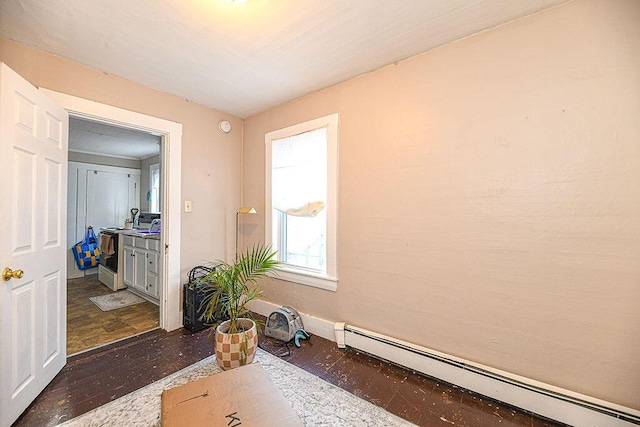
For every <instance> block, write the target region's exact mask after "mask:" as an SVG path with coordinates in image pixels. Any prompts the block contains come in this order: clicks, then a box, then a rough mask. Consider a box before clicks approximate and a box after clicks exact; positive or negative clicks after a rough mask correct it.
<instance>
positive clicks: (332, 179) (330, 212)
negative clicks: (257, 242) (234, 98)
mask: <svg viewBox="0 0 640 427" xmlns="http://www.w3.org/2000/svg"><path fill="white" fill-rule="evenodd" d="M338 124H339V120H338V114H337V113H335V114H331V115H329V116H325V117H320V118H318V119H314V120H309V121H307V122H304V123H299V124H296V125H293V126H289V127H286V128H284V129H279V130H276V131H273V132H269V133H267V134H266V135H265V137H264V142H265V148H266V150H265V166H266V167H265V241H266V242H267V243H269V244H272V243H273V236H272V226H271V225H272V223H273V222H272V221H273V218H272V212H273V209H272V205H271V147H272V143H273V141H274V140H278V139H282V138H286V137H288V136H291V135H297V134H301V133H304V132H309V131H312V130H316V129H321V128H324V127H326V128H327V205H326V210H327V246H326V247H327V272H326V274H324V273H322V272H318V271H315V270H308V269H305V268H301V267H296V266H293V265H286V266H282V267H280V268H279V269H278V278H279V279H282V280H285V281H288V282H293V283H299V284H301V285H306V286H312V287H315V288H320V289H325V290H328V291H333V292H335V291H337V289H338V271H337V254H336V249H337V238H336V237H337V228H338V215H337V212H338V194H337V193H338Z"/></svg>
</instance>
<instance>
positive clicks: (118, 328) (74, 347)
mask: <svg viewBox="0 0 640 427" xmlns="http://www.w3.org/2000/svg"><path fill="white" fill-rule="evenodd" d="M112 293H114V291H112V290H111V289H109V288H108V287H106V286H105V285H104V284H102V283H100V282H99V281H98V277H97V275H92V276H86V277H82V278H79V279H69V280H68V281H67V354H68V355H72V354H75V353H78V352H81V351H85V350H89V349H92V348H95V347H98V346H101V345H105V344H108V343H111V342H114V341H118V340H121V339H123V338H128V337H131V336H133V335H138V334H140V333H142V332H146V331H150V330H152V329H155V328H157V327H158V325H159V319H160V310H159V307H158V306H157V305H155V304H152V303H150V302H148V301H145V302H143V303H140V304H136V305H132V306H129V307H123V308H119V309H116V310H111V311H102V310H100V309H99V308H98V306H97V305H95V304H94V303H93V302H92V301H91V300H90V299H89V298H90V297H95V296H99V295H109V294H112Z"/></svg>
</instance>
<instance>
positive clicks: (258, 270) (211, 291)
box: [200, 244, 281, 370]
mask: <svg viewBox="0 0 640 427" xmlns="http://www.w3.org/2000/svg"><path fill="white" fill-rule="evenodd" d="M275 255H276V252H275V251H273V250H272V249H271V245H265V244H256V245H254V246H253V247H252V248H251V249H247V250H246V251H245V252H244V253H241V254H240V256H239V257H238V258H237V259H236V261H235V262H234V263H232V264H228V263H226V262H224V261H219V262H218V263H217V264H216V265H215V268H214V269H213V270H212V271H211V272H210V273H208V274H207V275H206V276H204V277H203V278H202V279H200V282H201V283H202V284H203V286H202V290H203V291H204V292H205V294H206V296H205V298H204V300H203V303H202V304H203V308H204V310H203V314H202V319H203V320H204V321H206V322H209V323H211V322H213V321H215V320H216V319H223V318H228V320H225V321H223V322H222V323H220V324H219V325H218V326H217V327H216V328H215V336H212V335H213V330H212V331H211V335H210V339H211V341H212V342H213V347H214V349H215V352H216V360H217V361H218V364H219V365H220V367H221V368H222V369H224V370H227V369H232V368H237V367H239V366H243V365H246V364H249V363H251V362H252V361H253V357H254V355H255V352H256V348H257V347H258V331H257V327H256V322H255V320H254V319H253V318H252V315H251V312H250V311H249V310H248V309H247V303H248V302H249V301H252V300H254V299H256V298H258V297H259V296H260V295H262V289H261V288H260V285H259V283H258V281H259V280H260V279H263V278H265V277H273V276H274V275H275V273H276V270H275V269H276V267H277V266H278V265H280V264H281V262H280V261H278V260H276V259H275Z"/></svg>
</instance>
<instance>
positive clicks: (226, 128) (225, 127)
mask: <svg viewBox="0 0 640 427" xmlns="http://www.w3.org/2000/svg"><path fill="white" fill-rule="evenodd" d="M218 127H219V128H220V130H221V131H222V132H224V133H229V132H231V123H229V122H228V121H226V120H221V121H220V123H218Z"/></svg>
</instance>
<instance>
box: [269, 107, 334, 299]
mask: <svg viewBox="0 0 640 427" xmlns="http://www.w3.org/2000/svg"><path fill="white" fill-rule="evenodd" d="M265 143H266V156H265V159H266V175H267V176H266V180H265V181H266V191H265V194H266V201H265V202H266V203H265V205H266V215H265V216H266V224H265V233H266V241H267V242H268V243H271V245H272V246H273V248H274V249H275V250H277V251H278V259H279V260H280V261H282V262H283V263H284V265H283V266H282V267H281V269H280V273H279V278H281V279H283V280H287V281H291V282H296V283H300V284H303V285H309V286H315V287H318V288H322V289H328V290H333V291H335V290H336V289H337V283H338V277H337V271H336V219H337V216H336V212H337V206H336V205H337V196H336V194H337V170H338V169H337V161H338V115H337V114H332V115H330V116H326V117H322V118H319V119H315V120H311V121H308V122H304V123H300V124H298V125H294V126H290V127H288V128H285V129H280V130H277V131H274V132H269V133H268V134H266V135H265Z"/></svg>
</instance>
